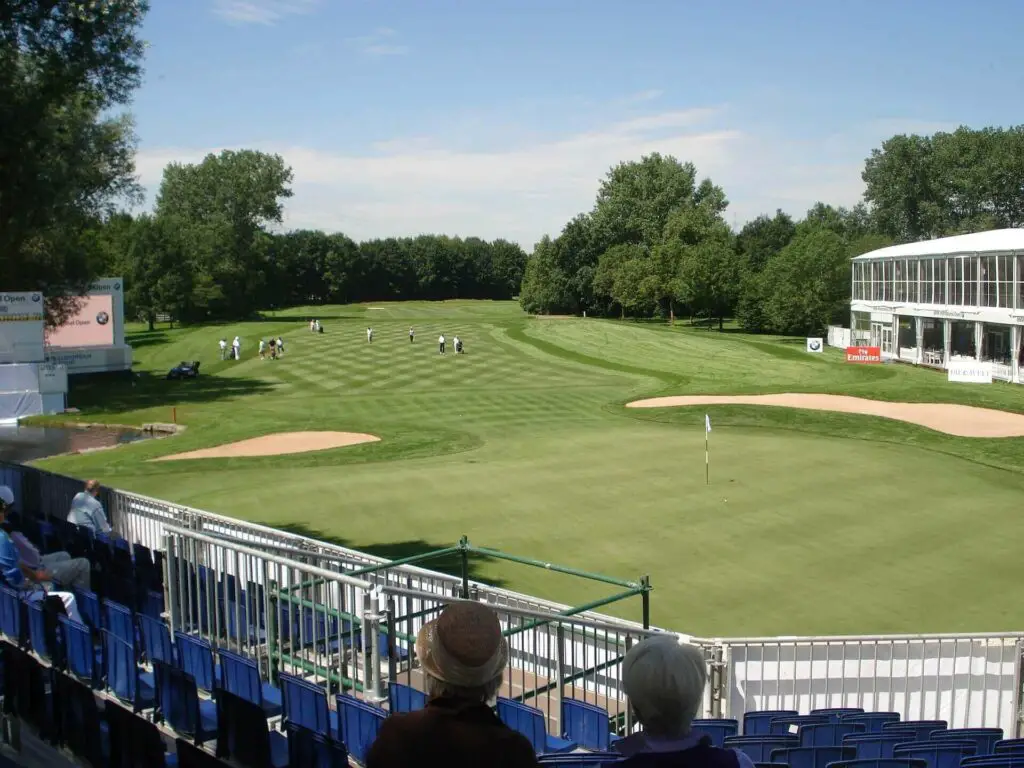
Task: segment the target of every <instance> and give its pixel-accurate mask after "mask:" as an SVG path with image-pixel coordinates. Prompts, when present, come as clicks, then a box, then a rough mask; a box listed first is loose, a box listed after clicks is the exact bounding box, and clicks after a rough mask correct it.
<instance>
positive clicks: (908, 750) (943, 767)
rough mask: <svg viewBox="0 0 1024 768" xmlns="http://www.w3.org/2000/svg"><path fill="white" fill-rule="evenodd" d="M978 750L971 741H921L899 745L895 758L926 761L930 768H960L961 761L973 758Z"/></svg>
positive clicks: (895, 750)
mask: <svg viewBox="0 0 1024 768" xmlns="http://www.w3.org/2000/svg"><path fill="white" fill-rule="evenodd" d="M977 750H978V748H977V746H975V744H974V742H970V741H943V742H938V741H921V742H912V743H910V744H897V745H896V747H895V748H894V749H893V751H892V755H893V757H896V758H899V757H909V758H916V759H918V760H924V761H925V763H927V765H928V768H960V761H961V760H962V759H963V758H965V757H971V756H972V755H974V754H975V753H976V752H977Z"/></svg>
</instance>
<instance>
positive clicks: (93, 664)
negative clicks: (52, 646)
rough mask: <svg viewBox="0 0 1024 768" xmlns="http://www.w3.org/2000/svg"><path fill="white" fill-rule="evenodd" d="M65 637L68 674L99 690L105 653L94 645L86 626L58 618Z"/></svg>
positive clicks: (65, 617)
mask: <svg viewBox="0 0 1024 768" xmlns="http://www.w3.org/2000/svg"><path fill="white" fill-rule="evenodd" d="M58 620H59V621H60V627H61V630H62V633H63V636H64V659H65V662H66V663H67V668H68V672H69V673H70V674H71V675H73V676H74V677H75V678H76V679H77V680H79V681H80V682H82V683H85V684H86V685H88V686H89V687H91V688H99V687H100V683H101V682H102V675H101V674H100V670H101V666H102V664H103V651H102V649H99V648H96V647H95V646H94V645H93V644H92V633H91V632H90V631H89V628H88V627H87V626H85V624H79V623H78V622H77V621H72V620H71V619H69V618H68V617H67V616H58Z"/></svg>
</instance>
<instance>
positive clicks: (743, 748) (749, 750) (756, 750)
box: [722, 734, 800, 763]
mask: <svg viewBox="0 0 1024 768" xmlns="http://www.w3.org/2000/svg"><path fill="white" fill-rule="evenodd" d="M799 745H800V740H799V739H798V738H797V737H796V736H793V735H790V734H786V735H782V736H772V735H770V734H764V735H763V736H729V737H727V738H726V740H725V744H723V745H722V746H724V747H725V748H726V749H738V750H739V751H740V752H742V753H743V754H745V755H746V756H747V757H749V758H750V759H751V760H753V761H754V762H755V763H770V762H773V761H772V751H773V750H776V749H782V748H785V747H797V746H799Z"/></svg>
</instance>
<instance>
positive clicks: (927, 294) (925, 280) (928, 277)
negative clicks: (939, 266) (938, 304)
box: [918, 259, 935, 304]
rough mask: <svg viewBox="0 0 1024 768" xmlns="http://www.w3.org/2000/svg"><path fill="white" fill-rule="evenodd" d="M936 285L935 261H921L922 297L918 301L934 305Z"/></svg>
mask: <svg viewBox="0 0 1024 768" xmlns="http://www.w3.org/2000/svg"><path fill="white" fill-rule="evenodd" d="M934 285H935V259H921V295H920V296H919V297H918V301H920V302H921V303H922V304H931V303H932V286H934Z"/></svg>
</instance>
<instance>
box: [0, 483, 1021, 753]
mask: <svg viewBox="0 0 1024 768" xmlns="http://www.w3.org/2000/svg"><path fill="white" fill-rule="evenodd" d="M0 483H4V484H7V485H10V486H11V487H12V488H13V489H14V490H15V494H16V495H17V497H18V499H19V500H23V501H22V504H23V509H24V510H25V511H26V512H28V513H29V514H35V515H39V516H43V517H45V516H48V515H56V516H61V517H63V516H64V515H65V513H66V510H67V509H68V507H69V505H70V501H71V497H72V496H73V495H74V494H75V493H77V492H78V490H79V489H80V488H81V487H82V484H81V482H80V481H78V480H74V479H71V478H66V477H62V476H59V475H53V474H50V473H46V472H43V471H41V470H37V469H34V468H30V467H21V466H18V465H5V464H0ZM103 500H104V503H105V505H106V507H107V509H108V511H109V512H110V517H111V522H112V524H113V525H114V527H115V529H116V530H117V531H118V532H119V533H120V534H121V535H123V536H125V537H126V538H128V539H130V540H134V541H136V542H139V543H143V544H145V545H147V546H150V547H153V548H156V549H165V547H166V544H167V541H168V540H169V539H171V540H173V541H174V542H175V543H174V544H172V547H173V548H174V549H175V553H176V554H177V555H180V556H184V559H181V560H180V561H179V562H182V563H186V562H187V563H192V564H194V565H204V566H206V567H208V568H210V569H211V570H210V571H209V572H208V577H209V578H211V579H213V575H210V574H230V575H231V576H232V577H234V580H235V581H234V583H235V585H236V586H235V587H234V588H235V589H242V588H244V584H245V583H248V582H251V583H252V584H254V585H259V588H260V589H262V590H263V591H264V594H265V596H266V599H267V600H268V601H269V600H270V599H271V597H273V598H274V599H275V600H277V601H278V602H279V603H281V602H283V603H285V604H287V603H289V602H291V601H292V600H293V599H294V596H297V597H298V599H300V600H302V599H306V600H307V601H309V599H310V598H309V596H312V597H316V598H317V599H318V600H319V602H310V604H309V605H307V606H306V608H305V610H315V611H319V612H323V613H324V615H325V617H326V616H327V613H326V612H328V611H331V610H335V611H339V610H341V609H345V612H347V613H349V614H350V615H353V616H358V617H359V619H358V620H359V621H364V620H367V621H371V620H372V621H376V622H378V623H379V625H380V626H381V627H383V630H382V631H383V633H384V637H385V639H384V640H383V641H380V638H379V637H378V636H377V633H375V632H365V633H362V634H361V635H360V638H361V642H362V646H361V648H360V652H361V653H363V654H370V656H371V657H372V654H373V652H374V651H373V645H374V642H373V640H372V637H378V642H377V651H376V652H377V653H378V654H379V653H380V646H381V642H383V644H384V647H385V648H387V647H389V646H390V647H392V648H400V649H404V650H405V651H406V652H407V653H408V652H409V651H411V648H412V643H411V640H412V638H413V637H414V635H415V633H416V631H417V630H418V629H419V627H420V626H421V625H422V623H423V622H424V621H428V620H430V618H432V617H433V616H434V615H436V614H437V612H438V611H439V610H440V609H441V607H443V605H444V604H446V603H447V602H450V601H452V600H455V599H457V598H458V596H459V594H460V590H461V580H460V579H458V578H457V577H454V576H450V575H447V574H442V573H437V572H434V571H429V570H427V569H423V568H418V567H415V566H411V565H388V567H386V568H384V569H382V570H377V571H373V572H371V573H363V574H361V575H358V572H359V571H360V570H364V569H366V568H367V567H368V566H373V565H387V561H386V560H383V559H381V558H376V557H373V556H371V555H367V554H365V553H361V552H357V551H354V550H348V549H345V548H343V547H337V546H335V545H331V544H328V543H326V542H321V541H316V540H314V539H309V538H306V537H302V536H298V535H295V534H291V533H286V532H284V531H277V530H274V529H270V528H266V527H264V526H259V525H255V524H252V523H247V522H245V521H241V520H236V519H233V518H226V517H223V516H219V515H214V514H211V513H208V512H204V511H201V510H197V509H193V508H189V507H183V506H180V505H174V504H170V503H168V502H164V501H160V500H157V499H151V498H147V497H144V496H140V495H137V494H131V493H125V492H122V491H116V490H107V491H106V492H105V497H104V499H103ZM188 542H191V543H188ZM188 547H191V548H192V549H190V550H189V549H188ZM272 563H273V564H274V565H271V564H272ZM271 576H274V578H270V577H271ZM196 578H197V577H196ZM317 579H320V580H321V581H320V582H319V583H314V582H315V581H316V580H317ZM354 580H357V581H358V582H359V584H362V585H367V586H364V587H358V589H360V590H361V591H359V592H358V594H357V593H356V592H353V593H352V594H351V595H349V596H347V597H344V598H343V596H342V594H341V592H340V591H335V592H331V591H330V589H327V588H326V587H325V585H327V584H328V583H337V584H345V585H346V587H345V589H353V590H354V589H357V587H355V586H353V584H354ZM215 581H216V580H215V579H214V581H211V583H214V582H215ZM176 583H178V584H180V583H182V582H181V581H180V580H179V581H178V582H176ZM224 583H226V582H224ZM239 584H241V586H239ZM300 585H302V586H301V588H300ZM285 587H286V588H289V589H294V590H300V589H301V590H306V591H305V592H304V593H303V592H301V591H293V592H289V591H287V590H284V589H282V588H285ZM219 588H221V589H226V587H223V586H222V587H219ZM256 589H257V588H256V587H255V586H254V587H253V590H256ZM338 589H340V587H339V588H338ZM257 591H258V590H257ZM193 593H194V594H196V595H198V594H199V593H198V586H196V587H194V588H193ZM470 594H471V596H472V597H475V598H477V599H482V600H485V601H486V602H488V603H489V604H491V605H492V606H494V608H495V610H496V611H497V612H498V614H499V617H500V619H501V622H502V626H503V627H504V629H505V632H506V634H507V636H508V638H509V644H510V648H511V659H510V666H509V669H508V671H507V674H506V677H507V680H506V683H507V689H506V690H505V691H503V695H511V696H515V697H518V698H521V699H526V700H527V701H528V702H529V703H531V704H533V705H535V706H539V707H540V708H541V709H542V710H544V711H545V712H546V713H548V717H549V725H550V726H551V729H552V732H553V733H558V723H557V718H558V714H557V713H558V706H557V703H558V697H559V696H560V695H563V692H564V695H570V696H573V697H574V698H580V699H584V700H588V701H591V702H593V703H597V704H599V705H600V706H604V707H607V708H608V709H609V711H610V712H611V713H612V714H616V713H622V714H623V715H624V716H625V714H626V713H625V705H624V702H623V701H622V692H621V686H620V683H619V661H620V659H621V657H622V655H623V654H624V653H625V651H626V650H627V649H628V647H629V646H630V645H631V644H632V643H633V642H636V641H637V640H639V639H640V638H642V637H644V636H646V635H648V634H651V633H652V632H658V631H661V630H657V629H652V630H644V629H643V627H641V626H640V625H638V624H636V623H635V622H628V621H623V620H621V619H617V618H614V617H610V616H605V615H602V614H600V613H597V612H595V611H582V612H580V613H579V614H577V615H575V616H571V617H569V616H566V615H565V614H566V613H567V612H568V611H569V610H570V609H569V607H568V606H565V605H561V604H558V603H554V602H551V601H547V600H543V599H540V598H536V597H533V596H530V595H524V594H520V593H516V592H511V591H509V590H502V589H496V588H494V587H490V586H488V585H486V584H479V583H471V593H470ZM241 603H244V599H239V598H236V600H235V605H236V608H235V612H236V615H235V620H236V622H237V621H238V620H239V619H241V618H243V614H242V612H241V609H240V608H238V607H237V606H238V605H240V604H241ZM268 605H269V603H268ZM310 606H313V607H310ZM177 610H178V614H177V615H179V616H182V615H188V613H187V612H186V613H181V610H182V609H181V608H180V601H179V608H178V609H177ZM275 611H276V609H275ZM275 611H270V614H273V613H275ZM270 614H268V615H270ZM559 614H561V615H559ZM374 616H375V617H376V618H375V619H373V618H371V617H374ZM225 621H227V620H226V619H225ZM238 625H239V624H238V623H236V626H238ZM241 625H243V626H244V622H242V624H241ZM206 631H207V633H208V634H209V635H210V636H211V639H213V640H216V637H215V635H216V634H217V631H218V630H217V626H216V621H214V622H213V623H212V624H211V625H210V626H209V627H208V628H207V630H206ZM301 631H302V630H300V633H301ZM314 634H315V630H314ZM352 636H353V638H354V637H355V634H354V630H353V635H352ZM368 636H372V637H371V639H370V641H367V640H366V638H367V637H368ZM321 639H322V638H321ZM685 639H686V640H688V641H689V642H691V643H694V644H696V645H699V646H700V647H702V648H703V649H704V653H705V657H706V658H707V659H708V670H709V681H710V682H709V686H708V690H707V692H706V695H705V702H704V707H703V712H701V713H700V714H701V716H704V717H741V716H742V713H743V712H745V711H752V710H760V709H774V708H785V709H796V710H798V711H800V712H808V711H810V710H811V709H816V708H825V707H837V706H859V707H864V708H865V709H875V710H879V709H880V710H890V711H895V712H899V713H900V715H901V716H902V717H903V719H943V720H946V721H948V722H949V724H950V727H983V726H984V727H1001V728H1002V729H1003V730H1004V732H1005V734H1006V736H1007V737H1008V738H1009V737H1016V736H1018V735H1020V732H1021V731H1020V727H1019V721H1020V716H1019V713H1018V710H1019V708H1020V688H1021V668H1022V667H1021V658H1022V652H1024V632H1007V633H999V634H983V633H976V634H956V635H953V634H950V635H941V634H933V635H892V636H883V635H879V636H844V637H804V638H798V637H784V638H734V639H729V638H724V639H706V638H695V637H687V638H685ZM313 640H314V645H315V644H316V642H317V640H316V638H315V637H314V638H313ZM235 642H236V643H237V645H238V646H239V647H242V646H243V645H244V644H245V643H244V642H242V639H238V638H236V641H235ZM245 642H250V641H249V640H248V639H246V640H245ZM251 642H253V643H256V642H258V640H253V641H251ZM279 647H280V646H279ZM248 650H249V651H250V652H252V651H259V650H260V649H256V648H254V647H250V648H248ZM257 655H259V654H258V653H257ZM395 655H397V654H393V655H392V657H391V658H390V659H387V660H384V659H383V657H381V656H379V655H378V657H377V662H379V663H374V662H373V661H372V659H371V660H370V661H366V660H365V659H367V658H370V657H365V656H364V660H362V661H354V662H353V661H349V662H346V663H350V664H352V663H354V664H355V667H354V668H353V669H355V670H357V671H358V670H362V671H361V672H360V673H359V674H358V675H350V679H353V680H359V681H361V680H363V679H364V677H365V676H366V675H367V673H368V672H370V671H372V670H373V669H378V670H380V675H379V677H377V678H373V676H372V675H370V676H369V677H367V678H365V679H366V680H368V681H369V682H370V683H371V685H383V684H385V683H386V682H387V681H389V680H396V681H399V682H408V683H415V680H416V675H418V672H417V670H416V669H415V668H414V666H413V665H410V664H403V663H400V662H399V661H398V660H397V659H395V658H394V656H395ZM279 656H280V653H279ZM261 658H262V657H261ZM268 658H269V657H268ZM281 660H282V663H283V662H284V661H288V662H289V663H290V662H292V661H302V659H301V658H294V659H283V657H282V659H281ZM337 663H338V665H339V667H338V668H339V670H341V666H340V665H341V663H342V660H341V659H340V657H339V659H338V660H337ZM314 666H315V662H314ZM323 671H325V672H326V667H325V668H324V670H323ZM340 673H341V672H340V671H339V674H340ZM360 675H362V676H363V677H360ZM362 684H363V683H362V682H360V685H362Z"/></svg>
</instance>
